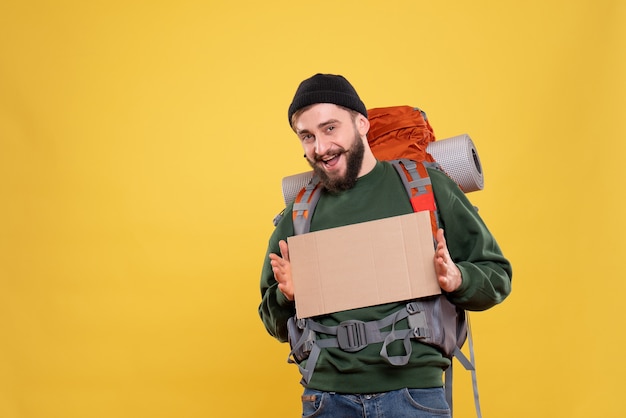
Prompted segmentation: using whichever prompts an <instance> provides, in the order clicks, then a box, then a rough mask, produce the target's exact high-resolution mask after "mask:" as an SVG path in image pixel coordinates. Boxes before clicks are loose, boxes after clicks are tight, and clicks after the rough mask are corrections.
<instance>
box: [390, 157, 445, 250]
mask: <svg viewBox="0 0 626 418" xmlns="http://www.w3.org/2000/svg"><path fill="white" fill-rule="evenodd" d="M389 162H390V163H391V164H392V165H393V167H394V168H395V169H396V171H397V172H398V175H399V176H400V179H402V184H404V188H405V189H406V192H407V195H408V196H409V200H410V201H411V206H412V207H413V212H421V211H425V210H427V211H429V212H430V225H431V228H432V232H433V238H434V237H435V235H436V233H437V229H439V217H438V215H437V206H436V204H435V195H434V194H433V187H432V183H431V181H430V176H429V175H428V171H426V167H427V166H431V165H432V166H433V167H436V166H437V163H427V162H419V161H413V160H408V159H398V160H391V161H389Z"/></svg>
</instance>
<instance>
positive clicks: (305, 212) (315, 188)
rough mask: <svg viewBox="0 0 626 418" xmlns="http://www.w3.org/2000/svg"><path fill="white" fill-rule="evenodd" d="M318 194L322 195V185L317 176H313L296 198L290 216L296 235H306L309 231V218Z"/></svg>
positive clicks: (318, 197)
mask: <svg viewBox="0 0 626 418" xmlns="http://www.w3.org/2000/svg"><path fill="white" fill-rule="evenodd" d="M320 194H322V183H321V181H320V178H319V177H318V176H313V178H312V179H311V181H310V182H309V183H308V184H307V185H306V186H305V187H304V188H303V189H302V190H300V192H299V193H298V195H297V196H296V199H295V200H294V203H293V214H292V217H293V230H294V233H295V234H296V235H300V234H304V233H307V232H309V230H310V229H311V216H313V211H314V209H315V205H316V204H317V201H318V200H319V199H320Z"/></svg>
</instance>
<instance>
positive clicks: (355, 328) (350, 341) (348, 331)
mask: <svg viewBox="0 0 626 418" xmlns="http://www.w3.org/2000/svg"><path fill="white" fill-rule="evenodd" d="M337 343H338V344H339V348H341V349H342V350H343V351H347V352H349V353H354V352H356V351H359V350H362V349H364V348H365V347H367V335H366V331H365V322H363V321H343V322H342V323H340V324H339V325H338V326H337Z"/></svg>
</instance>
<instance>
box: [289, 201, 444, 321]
mask: <svg viewBox="0 0 626 418" xmlns="http://www.w3.org/2000/svg"><path fill="white" fill-rule="evenodd" d="M288 244H289V256H290V260H291V269H292V274H293V285H294V294H295V301H296V313H297V316H298V317H299V318H308V317H312V316H316V315H322V314H327V313H332V312H338V311H343V310H348V309H355V308H362V307H365V306H373V305H379V304H382V303H388V302H397V301H403V300H409V299H415V298H418V297H424V296H430V295H436V294H440V293H441V289H440V287H439V284H438V283H437V278H436V276H435V267H434V263H433V257H434V255H435V249H434V246H433V236H432V232H431V228H430V215H429V213H428V212H426V211H425V212H416V213H411V214H408V215H402V216H395V217H391V218H385V219H379V220H375V221H370V222H364V223H359V224H354V225H348V226H343V227H339V228H332V229H325V230H323V231H316V232H311V233H308V234H302V235H296V236H293V237H289V238H288Z"/></svg>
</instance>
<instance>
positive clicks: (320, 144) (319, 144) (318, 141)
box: [315, 135, 331, 155]
mask: <svg viewBox="0 0 626 418" xmlns="http://www.w3.org/2000/svg"><path fill="white" fill-rule="evenodd" d="M330 145H331V144H330V141H327V140H325V139H324V138H323V137H322V136H321V135H318V136H317V137H316V138H315V153H316V154H317V155H324V154H326V153H327V152H328V150H329V149H330Z"/></svg>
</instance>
